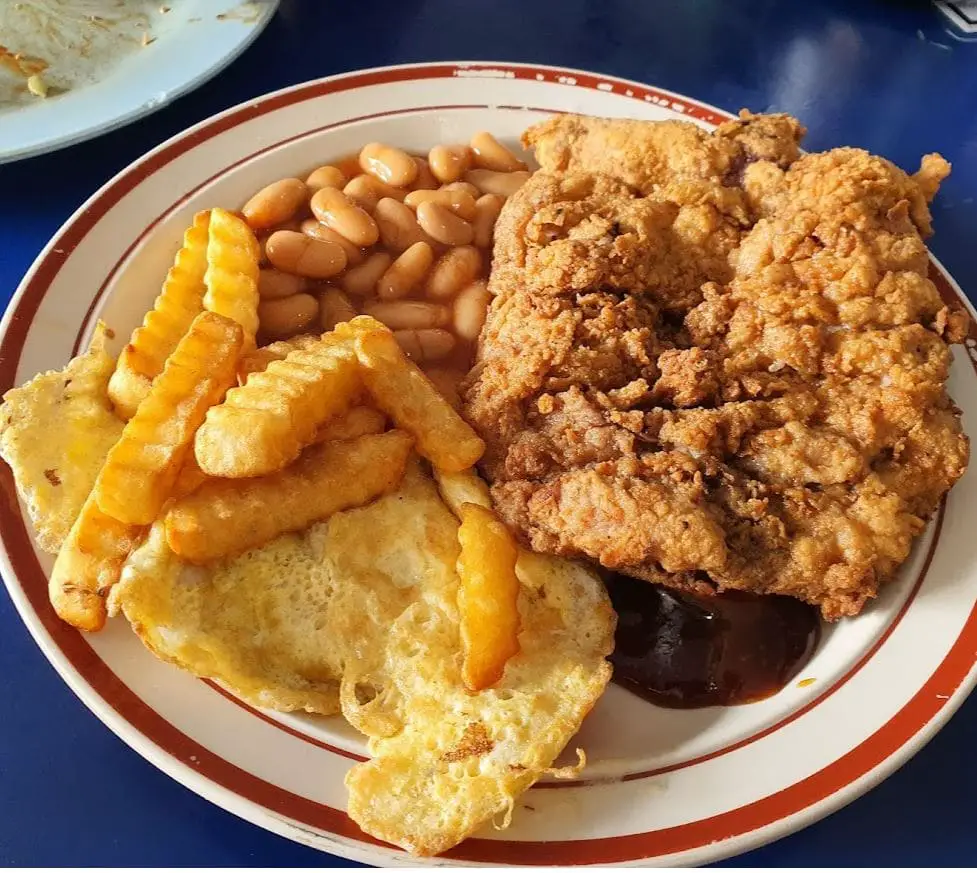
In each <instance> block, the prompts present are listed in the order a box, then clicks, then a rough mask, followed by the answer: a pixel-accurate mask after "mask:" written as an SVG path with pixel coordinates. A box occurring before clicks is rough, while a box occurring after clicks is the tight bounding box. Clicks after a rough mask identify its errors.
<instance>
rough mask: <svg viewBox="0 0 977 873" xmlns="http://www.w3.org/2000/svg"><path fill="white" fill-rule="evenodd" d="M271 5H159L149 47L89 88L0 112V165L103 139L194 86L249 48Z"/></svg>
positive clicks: (266, 0)
mask: <svg viewBox="0 0 977 873" xmlns="http://www.w3.org/2000/svg"><path fill="white" fill-rule="evenodd" d="M0 2H4V3H6V2H9V0H0ZM278 2H279V0H251V2H246V3H245V2H242V0H170V2H169V3H168V4H167V3H164V2H162V0H161V2H160V4H159V6H160V7H163V6H167V5H168V6H169V7H170V11H169V12H168V13H166V14H164V15H158V16H156V17H155V18H154V19H153V26H152V28H151V30H150V31H148V32H147V33H148V37H149V38H152V40H153V41H152V42H151V43H150V44H148V45H146V46H145V47H141V48H138V49H136V50H135V51H133V52H131V53H128V54H126V55H125V56H124V57H122V58H120V59H119V60H118V61H117V62H115V63H112V64H110V65H109V67H108V68H107V69H106V70H105V71H104V74H102V73H100V74H99V75H98V78H97V79H96V80H95V81H94V82H92V83H91V84H84V85H81V86H79V87H77V88H73V89H71V90H68V91H66V92H65V93H63V94H59V95H57V96H51V97H48V98H46V99H43V100H42V99H34V100H32V101H30V102H28V103H18V104H16V105H8V106H3V105H0V164H2V163H5V162H7V161H14V160H18V159H20V158H27V157H31V156H33V155H39V154H44V153H45V152H50V151H54V150H55V149H59V148H63V147H64V146H68V145H73V144H74V143H78V142H82V141H84V140H86V139H91V138H92V137H94V136H98V135H99V134H102V133H107V132H108V131H110V130H114V129H115V128H117V127H122V126H123V125H125V124H128V123H129V122H131V121H135V120H136V119H137V118H142V117H143V116H144V115H149V114H150V113H151V112H155V111H156V110H157V109H159V108H160V107H162V106H165V105H166V104H168V103H170V102H172V101H173V100H175V99H176V98H177V97H180V96H182V95H183V94H185V93H187V92H188V91H191V90H193V89H194V88H196V87H198V86H199V85H202V84H203V83H204V82H206V81H207V80H208V79H210V78H211V77H213V76H215V75H217V73H219V72H220V71H221V70H222V69H224V67H226V66H227V65H228V64H229V63H230V62H231V61H233V60H234V59H235V58H236V57H237V56H238V55H239V54H240V53H241V52H243V51H244V50H245V49H246V48H247V47H248V46H249V45H250V44H251V42H252V41H253V40H254V39H255V38H256V37H257V36H258V34H259V33H261V31H262V30H263V29H264V27H265V25H266V24H267V23H268V22H269V21H270V20H271V17H272V15H274V13H275V10H276V9H277V8H278ZM46 5H48V6H51V5H52V4H51V3H50V2H47V4H46ZM66 5H69V4H66ZM130 29H131V28H130ZM75 30H77V28H75ZM68 32H69V33H70V32H72V30H71V29H70V28H69V31H68ZM126 32H127V33H128V30H127V31H126ZM0 41H2V40H0ZM79 65H81V62H78V63H77V64H76V65H75V66H79Z"/></svg>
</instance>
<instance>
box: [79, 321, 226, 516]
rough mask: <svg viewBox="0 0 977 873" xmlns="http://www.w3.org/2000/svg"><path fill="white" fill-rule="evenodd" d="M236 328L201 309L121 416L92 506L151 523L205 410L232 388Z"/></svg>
mask: <svg viewBox="0 0 977 873" xmlns="http://www.w3.org/2000/svg"><path fill="white" fill-rule="evenodd" d="M243 345H244V332H243V331H242V330H241V326H240V325H239V324H237V323H236V322H234V321H231V320H230V319H228V318H225V317H224V316H222V315H215V314H214V313H212V312H201V313H200V314H199V315H198V316H197V317H196V318H195V319H194V320H193V323H192V324H191V325H190V330H189V331H187V334H186V336H184V337H183V339H181V340H180V342H179V343H178V344H177V347H176V349H174V351H173V354H172V355H170V357H169V359H168V360H167V362H166V366H165V367H164V368H163V372H162V373H160V374H159V376H157V377H156V379H155V380H154V381H153V386H152V388H151V389H150V391H149V394H147V395H146V399H145V400H143V402H142V403H140V404H139V408H138V409H137V410H136V414H135V415H134V416H133V417H132V418H131V419H129V422H128V423H127V424H126V426H125V429H124V430H123V431H122V436H121V437H120V438H119V441H118V442H117V443H116V444H115V445H114V446H113V447H112V449H111V450H110V451H109V454H108V457H107V458H106V459H105V466H103V467H102V470H101V472H100V473H99V474H98V479H96V480H95V487H94V489H93V490H94V493H95V498H96V500H98V506H99V509H101V510H102V512H104V513H106V514H107V515H110V516H112V518H115V519H118V520H119V521H122V522H126V523H128V524H142V525H147V524H152V523H153V522H154V521H155V520H156V518H157V516H158V515H159V513H160V511H161V510H162V508H163V504H164V503H166V501H167V500H168V499H169V498H170V496H171V494H172V492H173V486H174V485H175V484H176V480H177V477H178V476H179V474H180V469H181V468H182V467H183V461H184V458H185V457H186V455H187V453H188V452H189V450H190V448H191V445H192V443H193V437H194V435H195V434H196V432H197V428H198V427H200V425H201V424H202V423H203V420H204V416H205V415H206V414H207V410H208V409H210V408H211V407H212V406H213V405H214V404H215V403H219V402H220V401H221V398H222V397H223V396H224V393H225V392H226V391H227V389H228V388H229V387H230V386H231V385H233V384H234V381H235V379H236V375H237V363H238V359H239V358H240V355H241V349H242V346H243Z"/></svg>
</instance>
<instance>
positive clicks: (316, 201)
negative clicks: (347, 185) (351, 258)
mask: <svg viewBox="0 0 977 873" xmlns="http://www.w3.org/2000/svg"><path fill="white" fill-rule="evenodd" d="M309 205H310V206H311V207H312V214H313V215H315V217H316V218H318V219H319V221H321V222H322V223H323V224H324V225H325V226H326V227H328V228H330V229H332V230H334V231H336V233H338V234H339V235H340V236H344V237H346V239H348V240H349V241H350V242H351V243H353V245H357V246H361V247H363V246H372V245H373V244H374V243H375V242H376V241H377V240H378V239H379V238H380V231H379V230H378V229H377V223H376V222H375V221H374V220H373V217H372V216H371V215H370V213H369V212H367V211H366V210H365V209H362V208H360V207H359V206H357V205H356V204H355V203H353V201H352V200H350V199H349V198H348V197H347V196H346V195H345V194H343V192H342V191H340V190H339V189H338V188H320V189H319V190H318V191H316V192H315V194H313V195H312V200H311V201H310V204H309Z"/></svg>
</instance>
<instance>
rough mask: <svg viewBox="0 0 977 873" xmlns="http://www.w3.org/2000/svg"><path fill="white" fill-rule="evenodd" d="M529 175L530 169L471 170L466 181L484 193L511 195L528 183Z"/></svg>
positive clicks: (466, 176)
mask: <svg viewBox="0 0 977 873" xmlns="http://www.w3.org/2000/svg"><path fill="white" fill-rule="evenodd" d="M529 176H530V173H529V171H528V170H516V171H515V172H514V173H500V172H497V171H496V170H469V171H468V172H467V173H465V181H466V182H470V183H471V184H472V185H474V186H475V187H476V188H478V190H479V191H481V192H482V193H483V194H498V195H500V196H501V197H511V196H512V195H513V194H515V193H516V191H518V190H519V189H520V188H521V187H522V186H523V185H525V184H526V180H527V179H528V178H529Z"/></svg>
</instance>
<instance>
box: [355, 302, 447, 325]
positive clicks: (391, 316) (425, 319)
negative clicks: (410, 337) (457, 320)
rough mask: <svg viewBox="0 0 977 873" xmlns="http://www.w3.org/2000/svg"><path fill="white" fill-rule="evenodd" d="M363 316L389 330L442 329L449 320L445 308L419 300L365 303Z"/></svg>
mask: <svg viewBox="0 0 977 873" xmlns="http://www.w3.org/2000/svg"><path fill="white" fill-rule="evenodd" d="M363 314H364V315H372V316H373V317H374V318H375V319H376V320H377V321H382V322H383V323H384V324H385V325H387V327H389V328H390V329H391V330H405V329H418V328H425V327H443V326H444V325H446V324H447V323H448V322H449V321H450V320H451V313H450V312H449V310H448V307H447V306H439V305H438V304H437V303H422V302H420V301H419V300H393V301H390V302H382V301H381V302H377V303H367V304H366V305H365V306H364V307H363Z"/></svg>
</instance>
